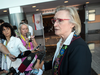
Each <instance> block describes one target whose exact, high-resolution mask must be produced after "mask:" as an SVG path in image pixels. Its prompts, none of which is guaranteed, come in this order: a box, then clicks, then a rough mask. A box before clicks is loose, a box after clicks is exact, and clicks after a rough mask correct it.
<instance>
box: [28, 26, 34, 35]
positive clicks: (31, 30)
mask: <svg viewBox="0 0 100 75" xmlns="http://www.w3.org/2000/svg"><path fill="white" fill-rule="evenodd" d="M28 28H29V32H30V33H31V35H33V28H32V27H31V26H30V25H28Z"/></svg>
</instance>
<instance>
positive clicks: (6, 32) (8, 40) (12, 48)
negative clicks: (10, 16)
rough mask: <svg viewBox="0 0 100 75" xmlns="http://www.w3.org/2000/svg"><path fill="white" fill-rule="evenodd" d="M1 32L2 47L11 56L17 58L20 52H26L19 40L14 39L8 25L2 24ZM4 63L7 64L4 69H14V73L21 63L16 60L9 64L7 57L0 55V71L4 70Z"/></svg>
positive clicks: (12, 31)
mask: <svg viewBox="0 0 100 75" xmlns="http://www.w3.org/2000/svg"><path fill="white" fill-rule="evenodd" d="M1 31H2V34H0V35H3V38H4V39H5V41H4V45H5V46H6V47H7V49H8V50H9V52H10V53H11V54H13V55H14V56H15V57H17V56H18V55H19V54H20V52H24V51H27V49H26V48H25V47H24V46H23V44H22V42H21V40H20V39H19V38H17V37H15V33H14V30H13V28H12V26H11V25H10V24H9V23H3V24H2V25H1ZM5 61H6V62H7V63H6V65H7V66H6V69H9V68H10V67H13V68H15V69H16V71H18V67H19V66H20V64H21V63H22V61H21V59H16V60H15V61H14V62H11V60H10V59H9V58H8V56H7V55H5V54H3V55H2V69H4V68H5V67H4V66H5ZM20 75H23V73H21V74H20Z"/></svg>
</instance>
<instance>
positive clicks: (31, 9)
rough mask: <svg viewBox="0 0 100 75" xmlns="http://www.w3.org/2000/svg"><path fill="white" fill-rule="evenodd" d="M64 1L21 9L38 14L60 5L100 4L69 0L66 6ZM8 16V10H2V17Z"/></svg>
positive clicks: (95, 0) (26, 6)
mask: <svg viewBox="0 0 100 75" xmlns="http://www.w3.org/2000/svg"><path fill="white" fill-rule="evenodd" d="M64 1H65V0H56V1H51V2H45V3H38V4H31V5H25V6H21V7H22V8H23V11H24V12H25V13H36V12H37V11H36V9H39V11H38V12H41V11H44V10H46V9H50V8H55V7H57V6H59V5H66V6H72V5H74V6H79V5H83V4H85V3H86V2H87V1H88V2H89V4H92V3H98V2H100V0H67V1H68V3H66V4H65V3H64ZM34 5H35V6H36V8H32V6H34ZM43 9H44V10H43ZM3 10H7V12H5V13H4V12H3ZM8 14H9V9H8V8H7V9H2V10H0V15H8Z"/></svg>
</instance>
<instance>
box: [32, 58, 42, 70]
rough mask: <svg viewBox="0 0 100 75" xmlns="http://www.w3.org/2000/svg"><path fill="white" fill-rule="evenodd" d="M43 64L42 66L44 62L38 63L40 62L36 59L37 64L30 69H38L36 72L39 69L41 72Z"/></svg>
mask: <svg viewBox="0 0 100 75" xmlns="http://www.w3.org/2000/svg"><path fill="white" fill-rule="evenodd" d="M43 64H44V61H42V62H41V63H40V60H39V59H37V63H36V64H35V66H34V67H32V69H38V70H39V69H41V70H42V66H43Z"/></svg>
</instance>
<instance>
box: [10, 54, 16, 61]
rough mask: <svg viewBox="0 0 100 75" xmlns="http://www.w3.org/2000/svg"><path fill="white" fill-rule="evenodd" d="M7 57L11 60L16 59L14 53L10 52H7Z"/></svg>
mask: <svg viewBox="0 0 100 75" xmlns="http://www.w3.org/2000/svg"><path fill="white" fill-rule="evenodd" d="M8 57H9V58H10V60H11V61H15V60H16V59H15V58H16V57H15V56H14V55H12V54H9V55H8Z"/></svg>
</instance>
